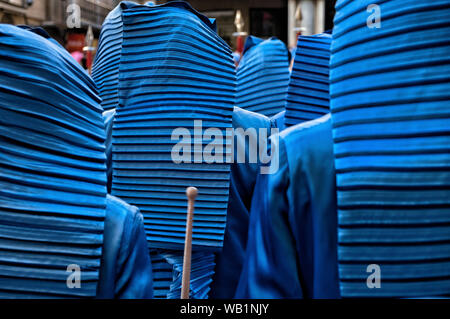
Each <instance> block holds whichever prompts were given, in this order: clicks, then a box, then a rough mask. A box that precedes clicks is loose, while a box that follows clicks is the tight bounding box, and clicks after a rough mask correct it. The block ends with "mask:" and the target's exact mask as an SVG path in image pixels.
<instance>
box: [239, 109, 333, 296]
mask: <svg viewBox="0 0 450 319" xmlns="http://www.w3.org/2000/svg"><path fill="white" fill-rule="evenodd" d="M271 139H272V141H271V143H272V152H274V149H275V148H277V149H278V151H279V162H280V168H279V170H278V172H276V173H275V174H271V175H259V176H258V180H257V183H256V187H255V191H254V195H253V200H252V206H251V214H250V227H249V234H248V242H247V251H246V257H245V263H244V267H243V271H242V274H241V278H240V281H239V286H238V289H237V292H236V297H237V298H338V297H339V281H338V267H337V230H336V228H337V213H336V211H337V207H336V188H335V187H336V186H335V173H334V165H333V144H332V135H331V120H330V116H329V115H326V116H324V117H321V118H319V119H317V120H314V121H309V122H305V123H302V124H298V125H295V126H292V127H290V128H288V129H286V130H284V131H283V132H281V133H280V135H279V142H278V143H276V139H274V138H273V137H272V138H271ZM274 145H277V146H274Z"/></svg>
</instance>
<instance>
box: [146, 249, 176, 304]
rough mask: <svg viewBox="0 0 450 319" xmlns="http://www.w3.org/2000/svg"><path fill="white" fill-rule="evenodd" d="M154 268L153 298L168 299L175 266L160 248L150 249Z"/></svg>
mask: <svg viewBox="0 0 450 319" xmlns="http://www.w3.org/2000/svg"><path fill="white" fill-rule="evenodd" d="M150 258H151V260H152V268H153V298H155V299H167V295H168V294H169V292H170V285H171V284H172V281H173V266H172V265H171V264H169V263H168V262H167V261H166V259H165V258H164V257H163V256H162V255H161V254H160V252H159V251H158V250H151V251H150Z"/></svg>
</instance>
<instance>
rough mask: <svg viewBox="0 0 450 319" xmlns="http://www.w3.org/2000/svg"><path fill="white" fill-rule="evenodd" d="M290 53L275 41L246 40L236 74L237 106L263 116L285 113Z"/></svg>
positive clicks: (272, 39)
mask: <svg viewBox="0 0 450 319" xmlns="http://www.w3.org/2000/svg"><path fill="white" fill-rule="evenodd" d="M289 55H290V53H289V51H288V50H287V48H286V46H285V44H284V43H283V42H282V41H280V40H278V39H276V38H270V39H268V40H262V39H259V38H257V37H254V36H249V37H248V38H247V40H246V42H245V48H244V52H243V56H242V58H241V61H240V62H239V65H238V68H237V70H236V72H237V95H236V106H238V107H240V108H243V109H246V110H249V111H252V112H257V113H260V114H264V115H266V116H269V117H270V116H273V115H275V114H277V113H278V112H281V111H283V110H284V106H285V99H286V92H287V88H288V84H289V75H290V72H289V61H290V56H289Z"/></svg>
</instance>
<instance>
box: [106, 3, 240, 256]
mask: <svg viewBox="0 0 450 319" xmlns="http://www.w3.org/2000/svg"><path fill="white" fill-rule="evenodd" d="M122 20H123V42H122V52H121V62H120V68H119V69H120V73H119V107H118V108H117V113H116V116H115V120H114V127H113V182H112V194H113V195H116V196H119V197H121V198H123V199H124V200H126V201H127V202H129V203H131V204H133V205H136V206H138V207H139V208H140V210H141V212H142V213H143V215H144V219H145V228H146V232H147V238H148V241H149V245H150V247H151V248H159V249H175V250H177V249H182V248H183V246H184V236H185V223H186V208H187V199H186V194H185V192H186V187H188V186H195V187H197V188H198V189H199V196H198V198H197V201H196V211H195V222H194V223H195V227H194V233H193V246H194V249H198V248H199V249H209V250H213V251H216V250H219V249H220V248H221V247H222V243H223V236H224V230H225V225H226V212H227V203H228V192H229V179H230V164H228V163H223V164H222V163H212V164H208V163H207V162H206V160H205V158H201V159H200V160H198V159H197V157H198V156H201V152H202V149H203V147H204V146H206V145H207V144H209V143H211V142H213V140H212V137H210V138H207V139H205V140H201V134H202V133H203V132H204V129H206V128H210V127H213V128H217V129H218V130H219V131H220V132H221V134H222V135H223V136H225V134H226V133H225V131H226V129H229V128H231V127H232V123H231V117H232V112H233V106H234V102H235V91H236V76H235V68H234V64H233V60H232V55H231V50H230V49H229V47H228V45H227V44H226V43H225V42H224V41H223V40H222V39H221V38H220V37H219V36H218V35H217V33H216V32H215V31H214V25H213V24H211V22H210V20H209V19H208V18H206V17H205V16H203V15H201V14H199V13H198V12H196V11H195V10H194V9H192V7H190V6H189V4H187V3H185V2H170V3H167V4H165V5H159V6H145V5H133V6H130V7H127V8H126V9H125V8H124V7H123V6H122ZM194 120H197V121H202V126H203V129H202V128H197V129H195V130H194ZM176 128H185V130H184V132H185V133H186V134H189V135H190V136H188V137H186V136H183V137H186V139H189V138H190V141H187V140H185V139H183V140H182V141H183V143H184V145H188V146H189V147H190V144H192V149H191V150H192V153H193V154H194V153H195V154H196V156H195V157H196V158H194V156H190V158H191V159H192V160H191V163H185V162H182V163H179V164H177V163H175V162H174V160H173V158H172V154H171V152H172V149H173V147H174V146H175V145H177V143H178V142H180V141H181V137H180V139H179V140H177V137H176V136H175V139H173V140H172V133H173V131H174V130H175V129H176ZM194 135H195V136H194ZM191 137H192V138H191ZM194 142H195V143H196V144H195V145H194ZM216 144H217V143H216ZM221 145H222V146H223V147H224V149H225V146H226V145H225V142H223V144H221ZM224 153H225V152H224ZM188 155H191V154H188ZM224 155H225V154H224ZM223 158H224V159H225V156H224V157H223ZM194 161H195V162H194Z"/></svg>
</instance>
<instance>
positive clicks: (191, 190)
mask: <svg viewBox="0 0 450 319" xmlns="http://www.w3.org/2000/svg"><path fill="white" fill-rule="evenodd" d="M197 195H198V189H197V188H195V187H188V188H187V189H186V196H187V198H188V200H195V199H196V198H197Z"/></svg>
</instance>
